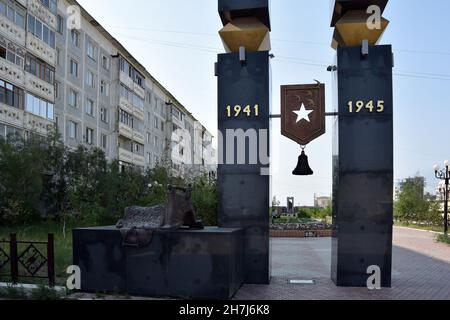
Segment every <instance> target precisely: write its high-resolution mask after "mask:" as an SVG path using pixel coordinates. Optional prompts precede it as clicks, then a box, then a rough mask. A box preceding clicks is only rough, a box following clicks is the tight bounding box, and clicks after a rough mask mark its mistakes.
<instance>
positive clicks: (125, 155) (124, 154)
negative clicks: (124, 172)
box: [119, 148, 133, 164]
mask: <svg viewBox="0 0 450 320" xmlns="http://www.w3.org/2000/svg"><path fill="white" fill-rule="evenodd" d="M119 161H123V162H126V163H130V164H131V163H133V153H132V152H130V151H128V150H125V149H123V148H119Z"/></svg>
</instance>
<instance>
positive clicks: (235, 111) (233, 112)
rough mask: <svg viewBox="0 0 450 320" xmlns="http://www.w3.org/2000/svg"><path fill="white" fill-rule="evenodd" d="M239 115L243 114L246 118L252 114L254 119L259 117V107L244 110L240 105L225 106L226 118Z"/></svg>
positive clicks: (249, 107) (248, 106) (246, 107)
mask: <svg viewBox="0 0 450 320" xmlns="http://www.w3.org/2000/svg"><path fill="white" fill-rule="evenodd" d="M241 114H244V115H245V116H247V117H250V116H251V115H252V114H254V115H255V116H256V117H259V105H257V104H256V105H255V106H254V107H253V108H252V107H251V106H250V105H247V106H245V107H244V108H243V107H241V106H240V105H236V106H234V107H231V106H227V117H228V118H232V117H235V118H237V117H239V116H240V115H241Z"/></svg>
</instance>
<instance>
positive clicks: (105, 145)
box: [101, 134, 108, 149]
mask: <svg viewBox="0 0 450 320" xmlns="http://www.w3.org/2000/svg"><path fill="white" fill-rule="evenodd" d="M101 147H102V148H103V149H107V148H108V136H107V135H106V134H102V145H101Z"/></svg>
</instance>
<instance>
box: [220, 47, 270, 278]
mask: <svg viewBox="0 0 450 320" xmlns="http://www.w3.org/2000/svg"><path fill="white" fill-rule="evenodd" d="M217 76H218V89H219V90H218V118H219V148H221V152H220V153H221V154H220V155H219V158H220V159H219V163H220V164H219V168H218V182H219V194H220V202H219V225H220V226H221V227H227V228H230V227H239V228H244V229H245V248H244V250H245V251H244V252H245V258H244V261H245V267H244V272H245V280H244V282H245V283H251V284H268V283H269V282H270V245H269V204H270V195H269V193H270V177H269V176H268V173H269V172H268V168H269V161H268V159H267V156H268V147H269V124H270V121H269V115H270V87H269V83H270V69H269V53H268V52H267V51H262V52H247V53H246V61H245V62H241V61H240V59H239V53H227V54H220V55H219V57H218V67H217ZM236 106H239V107H240V108H241V112H239V113H237V112H236V111H235V107H236ZM247 107H248V109H247V110H246V111H247V112H245V111H244V109H245V108H247ZM230 110H231V112H230ZM243 133H245V135H243ZM237 137H239V138H237ZM240 139H243V140H242V141H245V142H244V143H240V142H239V140H240ZM230 146H231V147H230ZM239 146H241V147H242V151H243V152H242V157H241V158H242V159H241V161H239V158H240V157H239V155H238V154H239ZM233 153H234V154H233ZM255 157H256V160H255ZM244 159H245V161H242V160H244ZM264 168H266V170H265V169H264Z"/></svg>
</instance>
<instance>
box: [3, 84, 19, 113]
mask: <svg viewBox="0 0 450 320" xmlns="http://www.w3.org/2000/svg"><path fill="white" fill-rule="evenodd" d="M0 103H4V104H6V105H8V106H11V107H14V108H18V109H21V110H23V109H24V91H23V90H22V89H20V88H19V87H16V86H14V85H12V84H10V83H7V82H5V81H3V80H0Z"/></svg>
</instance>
